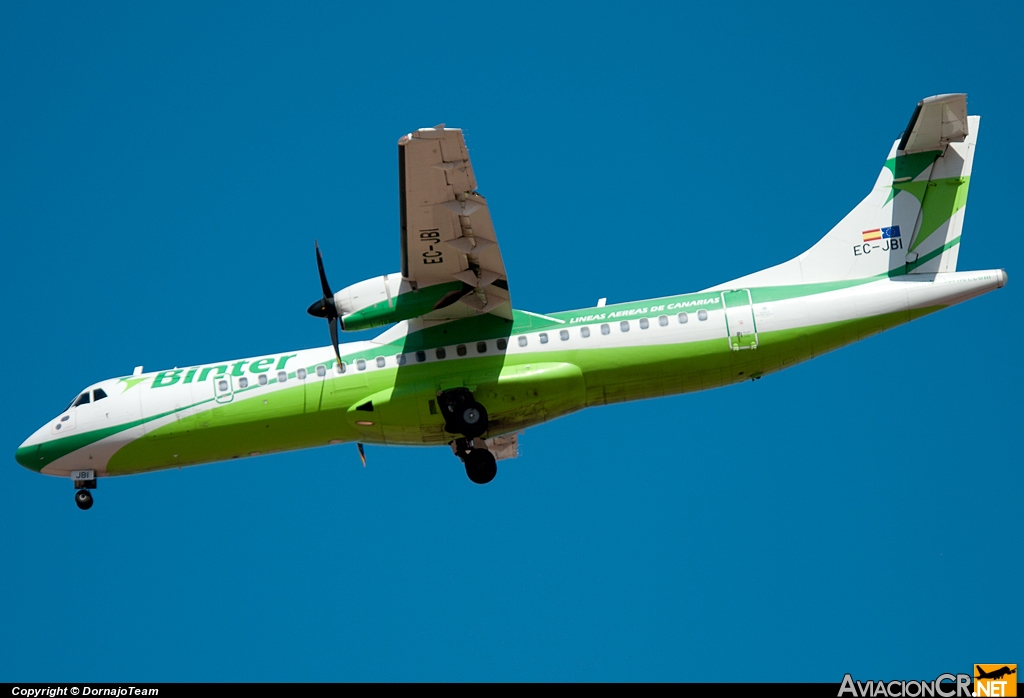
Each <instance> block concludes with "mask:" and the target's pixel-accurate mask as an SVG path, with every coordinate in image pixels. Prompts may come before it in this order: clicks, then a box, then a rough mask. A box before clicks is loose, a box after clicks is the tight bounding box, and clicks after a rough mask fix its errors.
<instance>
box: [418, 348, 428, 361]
mask: <svg viewBox="0 0 1024 698" xmlns="http://www.w3.org/2000/svg"><path fill="white" fill-rule="evenodd" d="M426 360H427V352H425V351H423V350H422V349H421V350H419V351H418V352H416V361H417V363H423V362H424V361H426Z"/></svg>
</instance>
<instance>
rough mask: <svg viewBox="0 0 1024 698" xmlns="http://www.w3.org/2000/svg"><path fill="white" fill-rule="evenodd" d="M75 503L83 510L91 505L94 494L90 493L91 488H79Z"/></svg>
mask: <svg viewBox="0 0 1024 698" xmlns="http://www.w3.org/2000/svg"><path fill="white" fill-rule="evenodd" d="M75 504H77V505H78V508H79V509H81V510H83V511H84V510H86V509H88V508H89V507H91V506H92V495H91V494H89V490H78V491H77V492H75Z"/></svg>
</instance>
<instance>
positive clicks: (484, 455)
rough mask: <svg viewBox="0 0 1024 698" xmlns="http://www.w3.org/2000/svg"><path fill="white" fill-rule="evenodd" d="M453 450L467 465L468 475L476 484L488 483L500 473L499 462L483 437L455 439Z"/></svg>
mask: <svg viewBox="0 0 1024 698" xmlns="http://www.w3.org/2000/svg"><path fill="white" fill-rule="evenodd" d="M452 451H454V453H455V455H456V456H458V457H459V459H461V460H462V463H463V465H465V466H466V476H467V477H469V479H470V480H472V481H473V482H475V483H476V484H478V485H486V484H487V483H488V482H490V481H491V480H493V479H494V476H495V475H497V474H498V463H497V461H495V459H494V454H493V453H491V452H490V451H488V450H487V445H486V444H485V443H484V440H483V439H455V441H452Z"/></svg>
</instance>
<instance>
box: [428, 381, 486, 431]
mask: <svg viewBox="0 0 1024 698" xmlns="http://www.w3.org/2000/svg"><path fill="white" fill-rule="evenodd" d="M437 404H438V405H440V407H441V415H442V416H443V417H444V425H445V430H446V431H449V432H451V433H452V434H462V435H463V436H465V437H466V438H468V439H473V438H476V437H477V436H480V435H481V434H483V433H484V432H485V431H487V410H486V409H484V406H483V405H481V404H480V403H479V402H477V401H476V400H475V399H473V393H471V392H469V391H468V390H466V389H465V388H456V389H454V390H444V391H441V392H439V393H438V394H437Z"/></svg>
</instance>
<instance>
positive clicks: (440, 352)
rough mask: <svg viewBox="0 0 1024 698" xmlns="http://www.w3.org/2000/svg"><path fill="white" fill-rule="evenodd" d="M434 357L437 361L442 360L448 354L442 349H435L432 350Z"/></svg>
mask: <svg viewBox="0 0 1024 698" xmlns="http://www.w3.org/2000/svg"><path fill="white" fill-rule="evenodd" d="M434 356H436V357H437V358H439V359H443V358H444V357H446V356H448V352H446V351H445V350H444V347H438V348H437V349H435V350H434Z"/></svg>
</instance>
